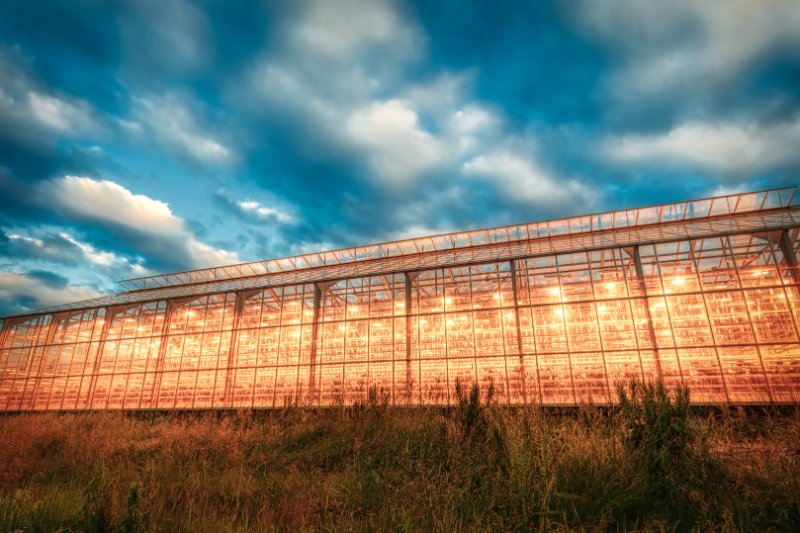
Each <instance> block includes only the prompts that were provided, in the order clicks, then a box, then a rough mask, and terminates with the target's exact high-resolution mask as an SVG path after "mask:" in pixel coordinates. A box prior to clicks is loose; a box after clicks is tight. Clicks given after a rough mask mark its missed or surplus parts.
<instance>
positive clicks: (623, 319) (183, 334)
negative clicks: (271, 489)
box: [0, 208, 800, 410]
mask: <svg viewBox="0 0 800 533" xmlns="http://www.w3.org/2000/svg"><path fill="white" fill-rule="evenodd" d="M792 209H794V208H792ZM792 212H793V213H796V211H792ZM657 222H658V221H651V222H649V224H651V226H650V227H651V228H652V227H655V225H656V223H657ZM781 223H782V224H784V227H785V226H786V224H785V223H784V222H781ZM674 224H682V222H680V221H677V222H674ZM712 230H713V228H712ZM709 231H711V230H709ZM673 234H675V233H673ZM783 238H784V241H785V240H788V241H789V243H790V244H791V246H790V247H789V249H787V248H786V247H787V245H786V242H784V243H783V244H782V245H781V244H780V243H779V242H778V239H776V238H775V235H774V233H771V234H768V233H766V231H764V232H763V234H762V233H759V231H757V230H750V229H748V230H747V232H744V231H743V230H742V233H740V234H731V235H724V236H718V235H711V236H706V237H702V238H697V239H690V240H688V241H677V242H676V241H674V240H672V241H669V240H665V241H664V242H663V243H660V244H639V245H638V246H637V247H633V245H630V244H629V243H626V244H625V246H624V247H620V246H617V247H609V248H607V249H603V250H599V251H597V250H594V251H589V252H587V251H585V249H582V248H580V247H578V248H576V249H574V250H572V251H570V252H569V253H563V254H553V255H546V254H547V253H549V252H548V251H547V250H548V248H543V249H544V250H545V252H544V253H534V252H535V250H536V248H535V247H536V246H537V242H539V241H537V240H536V239H531V240H530V241H528V242H527V243H526V245H527V246H529V249H530V250H531V251H530V252H525V253H530V254H531V255H530V256H529V257H524V258H521V259H520V258H518V257H520V255H523V254H520V253H517V252H518V251H515V254H516V255H513V256H511V255H509V256H507V257H506V259H502V260H489V259H485V258H480V257H481V256H478V257H479V259H480V261H482V262H480V264H477V263H478V261H477V260H475V261H473V262H471V263H470V262H468V261H466V260H465V262H464V264H456V265H452V264H446V265H438V266H431V267H430V268H428V267H426V266H425V265H424V264H423V263H422V260H423V259H424V257H425V255H424V254H422V255H421V256H420V257H422V259H419V260H420V262H421V263H420V264H421V265H422V266H417V267H416V268H414V269H413V272H414V275H413V276H410V275H408V276H406V275H403V274H402V273H401V274H383V273H381V274H375V275H369V276H367V275H362V276H361V277H354V276H355V274H349V276H351V277H345V276H343V278H342V279H341V280H338V281H328V278H323V281H324V283H323V282H317V285H316V286H315V284H314V282H298V283H296V284H293V285H292V284H287V285H280V284H276V285H275V286H274V287H273V286H270V287H268V288H261V287H260V286H256V287H257V288H253V286H247V287H246V290H245V289H240V290H239V292H235V291H233V292H227V293H221V294H205V295H191V296H187V297H183V298H181V299H179V300H176V301H173V302H172V303H169V305H168V301H167V300H166V299H161V300H159V301H156V302H152V301H144V302H140V303H136V302H133V303H130V304H125V305H116V306H109V307H106V308H100V309H96V308H91V309H77V310H72V311H65V312H60V313H56V314H44V315H33V316H28V317H17V318H11V319H6V321H5V322H4V323H3V328H2V335H0V342H2V345H1V346H0V349H1V351H0V410H32V409H41V410H44V409H50V410H53V409H56V410H58V409H138V408H145V409H146V408H218V407H222V408H230V407H273V406H281V405H285V404H286V403H288V402H297V403H299V404H301V405H322V406H324V405H336V404H340V403H346V404H348V403H353V402H356V401H361V400H364V399H365V398H366V397H367V391H368V390H369V388H370V387H375V388H376V389H378V390H381V389H382V390H383V391H384V393H386V394H388V395H389V397H390V398H391V401H392V402H393V403H394V404H397V405H407V404H412V405H416V404H448V403H450V404H452V403H453V402H454V394H455V393H454V391H455V385H456V382H457V381H461V382H464V383H467V384H469V383H477V384H478V385H479V386H480V387H481V388H482V389H483V390H485V389H487V388H488V387H489V385H490V384H494V387H495V393H496V397H497V398H498V400H499V401H502V402H507V403H523V402H528V403H542V404H548V405H574V404H577V403H580V402H587V401H593V402H595V403H610V402H614V401H616V398H615V385H616V383H618V382H621V381H627V380H630V379H633V378H636V379H643V378H645V379H652V378H655V377H657V376H659V375H660V377H662V378H663V379H664V380H665V382H666V383H667V384H668V385H674V384H677V383H680V382H683V383H686V384H687V385H688V386H689V387H690V390H691V394H692V399H693V401H695V402H698V403H725V402H730V403H742V404H744V403H796V402H800V339H798V331H800V321H799V320H798V319H800V292H798V291H799V290H800V288H798V285H797V280H798V279H800V278H798V273H797V272H794V271H793V270H792V269H793V265H794V264H795V263H792V264H789V263H788V262H787V260H786V259H784V257H785V256H786V253H785V252H791V253H794V248H798V247H800V243H799V241H800V231H799V230H798V229H792V230H789V231H788V232H787V233H785V234H784V237H783ZM548 239H549V238H548ZM672 239H674V237H672ZM547 242H550V240H548V241H547ZM647 242H652V241H647ZM542 246H544V245H542ZM781 246H783V248H782V247H781ZM792 247H793V248H792ZM508 257H514V259H513V260H510V259H508ZM468 259H469V258H468ZM637 261H638V263H637ZM356 271H358V270H357V269H356ZM326 275H327V274H326ZM512 276H515V278H513V279H512ZM406 283H410V285H409V286H406ZM173 289H174V288H173ZM315 320H316V322H314V321H315ZM659 373H660V374H659Z"/></svg>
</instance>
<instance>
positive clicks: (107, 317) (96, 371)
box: [86, 307, 122, 409]
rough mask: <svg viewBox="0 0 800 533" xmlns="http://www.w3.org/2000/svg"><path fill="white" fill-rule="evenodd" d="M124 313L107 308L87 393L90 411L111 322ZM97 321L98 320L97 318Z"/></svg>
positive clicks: (116, 309)
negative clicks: (120, 313)
mask: <svg viewBox="0 0 800 533" xmlns="http://www.w3.org/2000/svg"><path fill="white" fill-rule="evenodd" d="M120 311H122V309H120V308H117V307H106V315H105V318H103V327H102V328H101V329H100V342H99V343H97V353H95V356H94V365H92V373H91V374H90V375H89V376H90V377H89V391H88V392H87V393H86V408H87V409H90V408H91V407H92V403H93V402H94V390H95V388H96V387H97V375H98V374H99V373H100V362H101V359H102V357H103V351H105V348H106V339H108V330H109V329H111V322H113V320H114V317H115V316H116V315H117V313H119V312H120ZM95 320H97V318H95Z"/></svg>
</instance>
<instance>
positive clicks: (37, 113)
mask: <svg viewBox="0 0 800 533" xmlns="http://www.w3.org/2000/svg"><path fill="white" fill-rule="evenodd" d="M27 100H28V101H27V104H28V107H29V109H30V112H31V114H32V115H33V116H34V117H36V118H37V119H38V120H39V122H41V123H42V124H43V125H44V126H45V127H47V128H49V129H52V130H54V131H56V132H58V133H61V134H65V135H77V134H80V133H85V132H92V131H95V130H97V129H98V125H97V123H96V122H95V120H94V118H93V117H92V112H91V108H90V107H89V105H88V104H86V103H85V102H82V101H79V100H75V101H68V100H65V99H61V98H57V97H54V96H47V95H44V94H39V93H36V92H33V91H31V92H29V93H28V98H27Z"/></svg>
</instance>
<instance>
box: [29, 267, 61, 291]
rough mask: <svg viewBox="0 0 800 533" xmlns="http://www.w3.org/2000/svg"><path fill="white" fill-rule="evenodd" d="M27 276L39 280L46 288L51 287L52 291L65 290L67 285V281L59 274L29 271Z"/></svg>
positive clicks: (45, 271)
mask: <svg viewBox="0 0 800 533" xmlns="http://www.w3.org/2000/svg"><path fill="white" fill-rule="evenodd" d="M28 276H29V277H31V278H34V279H36V280H39V281H41V282H42V283H44V284H45V285H47V286H48V287H53V288H54V289H63V288H66V286H67V285H68V284H69V279H67V278H65V277H64V276H62V275H60V274H56V273H55V272H49V271H47V270H31V271H30V272H28Z"/></svg>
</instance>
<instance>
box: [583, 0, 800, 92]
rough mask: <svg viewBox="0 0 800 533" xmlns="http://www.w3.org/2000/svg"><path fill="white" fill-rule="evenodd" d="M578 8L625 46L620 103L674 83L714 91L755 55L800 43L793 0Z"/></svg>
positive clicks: (799, 15) (675, 87)
mask: <svg viewBox="0 0 800 533" xmlns="http://www.w3.org/2000/svg"><path fill="white" fill-rule="evenodd" d="M579 13H580V16H581V18H582V20H583V21H584V22H585V23H586V25H587V26H588V27H589V28H590V29H591V30H592V31H594V32H595V33H596V34H597V35H598V36H599V37H600V38H601V39H603V40H605V41H608V42H610V43H613V44H614V45H615V47H617V49H619V50H622V51H623V53H624V59H625V64H624V66H623V68H622V69H621V70H620V71H619V72H618V73H617V75H616V77H615V78H614V79H613V82H612V90H613V92H614V93H615V96H616V97H617V98H618V99H619V100H620V101H621V102H623V103H624V102H625V101H629V102H630V101H634V102H636V101H638V99H637V98H633V96H639V97H641V96H646V95H658V94H664V93H670V92H675V91H681V92H685V93H687V94H690V95H691V96H696V95H698V94H703V93H706V92H708V93H709V95H710V96H712V97H714V96H715V95H716V94H717V91H718V87H719V84H721V83H726V82H728V81H730V80H731V79H732V78H733V77H735V76H736V75H738V74H739V73H741V72H742V71H743V70H744V69H745V68H746V67H748V66H749V65H751V64H753V63H754V62H755V61H757V60H758V59H759V58H760V57H763V56H765V55H767V54H769V53H771V52H772V51H774V50H775V49H777V48H782V49H784V50H792V49H795V50H796V49H797V48H798V47H800V4H798V3H797V1H796V0H765V1H762V2H752V1H749V0H704V1H701V2H698V1H695V0H673V1H670V2H664V1H663V0H639V1H636V2H629V1H625V0H610V1H606V2H592V1H588V0H587V1H584V2H583V3H582V6H581V9H580V10H579ZM636 93H639V94H638V95H637V94H636Z"/></svg>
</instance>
